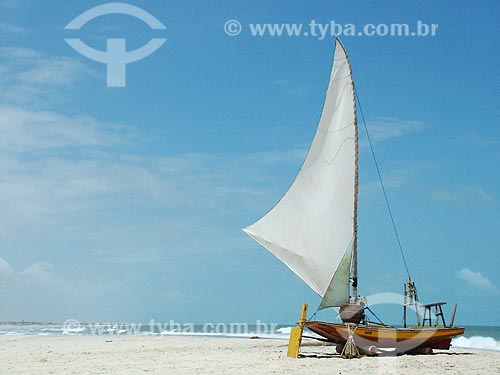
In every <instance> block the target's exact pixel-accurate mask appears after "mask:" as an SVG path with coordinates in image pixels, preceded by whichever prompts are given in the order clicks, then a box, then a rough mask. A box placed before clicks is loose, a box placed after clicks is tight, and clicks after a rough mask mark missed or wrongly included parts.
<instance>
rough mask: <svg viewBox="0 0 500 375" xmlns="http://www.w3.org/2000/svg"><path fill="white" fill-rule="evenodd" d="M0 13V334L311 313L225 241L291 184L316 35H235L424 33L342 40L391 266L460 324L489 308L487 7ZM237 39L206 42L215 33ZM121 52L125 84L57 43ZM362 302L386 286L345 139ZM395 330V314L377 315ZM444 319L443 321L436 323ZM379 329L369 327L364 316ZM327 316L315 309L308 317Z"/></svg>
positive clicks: (194, 5)
mask: <svg viewBox="0 0 500 375" xmlns="http://www.w3.org/2000/svg"><path fill="white" fill-rule="evenodd" d="M103 3H104V2H103V1H43V2H42V1H32V0H24V1H9V0H3V1H0V41H1V43H0V207H1V209H0V285H1V286H2V288H1V289H2V292H1V294H0V320H3V321H5V320H23V319H24V320H42V321H64V320H66V319H69V318H74V319H78V320H81V321H90V320H94V321H149V319H151V318H154V319H156V320H158V321H168V320H170V319H174V320H176V321H178V322H193V323H204V322H219V321H222V322H241V321H247V322H252V321H255V320H257V319H260V320H262V321H267V322H271V321H272V322H283V323H289V322H293V321H295V320H296V318H297V315H298V313H299V311H300V305H301V304H302V303H304V302H308V303H309V304H310V305H311V306H312V307H313V309H314V308H315V307H316V306H317V305H318V304H319V298H318V297H317V296H315V294H314V293H313V292H312V291H311V290H309V289H308V287H307V286H306V285H305V284H303V283H302V282H301V281H300V280H299V279H297V278H296V277H295V275H294V274H293V273H292V272H291V271H289V270H288V269H287V268H286V267H285V266H284V265H282V264H281V263H280V262H279V261H278V260H276V259H275V258H274V257H273V256H272V255H271V254H270V253H268V252H267V251H266V250H264V249H263V248H261V247H259V245H258V244H256V243H254V242H253V241H252V240H251V239H250V238H248V237H246V235H245V234H244V233H243V232H242V231H241V228H242V227H244V226H247V225H248V224H251V223H253V222H254V221H255V220H257V219H258V218H259V217H260V216H262V215H263V214H264V213H265V212H267V210H268V209H270V208H271V207H272V206H273V205H274V204H275V203H276V201H277V200H278V199H279V198H280V197H281V195H282V194H284V192H285V191H286V189H287V188H288V187H289V185H290V184H291V182H292V181H293V178H294V177H295V175H296V173H297V171H298V170H299V168H300V165H301V163H302V161H303V159H304V157H305V153H306V152H307V148H308V145H309V143H310V141H311V140H312V137H313V135H314V131H315V128H316V125H317V121H318V119H319V116H320V112H321V108H322V105H323V99H324V95H325V90H326V86H327V80H328V76H329V70H330V66H331V59H332V56H333V49H334V39H333V38H331V37H327V38H325V39H323V40H317V38H313V37H286V36H284V37H269V36H268V37H252V36H251V35H250V31H249V27H248V24H250V23H304V24H306V25H307V24H308V23H309V22H310V21H311V20H315V21H316V22H322V23H329V22H330V21H331V20H334V21H335V22H336V23H339V24H348V23H349V24H354V25H356V26H359V27H362V26H363V25H364V24H367V23H374V24H379V23H409V24H410V25H415V24H416V23H417V21H418V20H421V21H422V22H426V23H429V24H430V23H436V24H438V25H439V28H438V29H437V34H436V36H435V37H414V38H412V37H389V36H385V37H366V36H365V37H344V38H343V42H344V44H345V46H346V48H347V50H348V53H349V55H350V58H351V60H352V66H353V73H354V78H355V81H356V86H357V90H358V93H359V95H360V99H361V103H362V105H363V110H364V113H365V116H366V118H367V121H368V126H369V128H370V129H371V133H372V137H373V139H374V147H375V151H376V153H377V155H378V158H379V163H380V166H381V169H382V174H383V176H384V179H385V182H386V185H387V190H388V194H389V197H390V200H391V203H392V208H393V212H394V215H395V218H396V222H397V224H398V227H399V231H400V236H401V239H402V243H403V247H404V249H405V252H406V257H407V261H408V264H409V268H410V272H411V274H412V276H413V278H414V280H415V281H416V283H417V287H418V288H419V294H420V298H421V300H422V301H424V302H433V301H434V300H442V299H444V300H447V301H448V302H449V303H454V302H458V303H459V310H458V315H457V323H462V324H497V321H496V320H495V319H494V316H493V315H492V314H491V311H494V310H495V309H498V308H500V304H499V302H498V301H500V298H498V297H499V296H500V277H499V274H498V264H499V260H500V231H499V228H500V218H499V215H498V211H499V204H500V188H499V179H500V172H499V168H498V165H499V163H500V130H499V127H498V102H499V92H498V87H500V84H499V81H498V70H499V64H498V44H499V37H498V33H497V24H498V14H499V13H498V12H499V9H498V3H497V2H495V1H483V2H479V3H471V2H455V3H454V4H453V6H450V5H449V4H448V3H446V2H436V1H432V2H431V1H429V2H423V3H422V2H419V3H418V4H417V3H403V2H400V1H382V2H356V3H353V2H350V1H333V2H332V1H314V2H307V3H306V2H264V1H259V2H252V3H251V5H249V3H248V2H243V1H217V2H208V1H207V2H201V1H192V2H182V1H165V2H163V1H129V2H128V3H130V4H134V5H137V6H140V7H141V8H143V9H145V10H147V11H148V12H150V13H151V14H153V15H154V16H155V17H157V18H158V19H159V20H160V21H161V22H162V23H163V24H164V25H165V26H166V30H164V31H162V30H151V29H149V28H148V26H147V25H145V24H143V23H142V22H141V21H139V20H137V19H134V18H132V17H129V16H124V15H109V16H103V17H100V18H98V19H95V20H93V21H91V22H89V23H88V24H87V25H85V26H84V27H83V28H82V29H81V30H78V31H73V30H72V31H70V30H65V29H64V27H65V26H66V25H67V24H68V22H70V21H71V20H72V19H73V18H75V17H76V16H77V15H79V14H80V13H82V12H83V11H85V10H87V9H89V8H91V7H93V6H96V5H100V4H103ZM230 19H236V20H238V21H239V22H240V23H241V25H242V32H241V34H240V35H238V36H234V37H230V36H228V35H226V34H225V33H224V29H223V27H224V24H225V22H226V21H227V20H230ZM70 37H76V38H81V39H82V40H83V41H85V43H87V44H89V45H91V46H92V47H93V48H96V49H101V50H104V49H105V46H106V39H107V38H127V46H128V48H129V49H135V48H138V47H140V46H142V45H143V44H145V43H146V42H147V41H149V40H150V39H151V38H152V37H159V38H163V37H165V38H167V42H166V43H165V45H164V46H163V47H161V48H160V49H159V50H158V51H156V52H155V53H154V54H152V55H151V56H149V57H148V58H146V59H144V60H141V61H139V62H136V63H133V64H129V65H128V66H127V86H126V87H125V88H109V87H106V69H105V65H104V64H101V63H97V62H94V61H91V60H89V59H87V58H85V57H83V56H81V55H79V54H78V53H77V52H76V51H74V50H73V49H71V47H69V46H68V45H67V44H66V43H65V42H64V38H70ZM361 137H362V139H361V156H360V157H361V160H360V168H361V171H360V173H361V186H360V210H359V215H360V229H359V230H360V234H359V235H360V237H359V247H360V250H359V251H360V274H361V275H360V292H361V293H363V294H365V295H371V294H373V293H377V292H394V293H400V292H401V289H402V284H403V283H404V281H405V273H404V268H403V265H402V261H401V258H400V255H399V252H398V249H397V244H396V242H395V239H394V236H393V233H392V228H391V226H390V221H389V218H388V216H387V212H386V210H385V207H384V202H383V197H382V193H381V190H380V187H379V185H378V183H377V180H376V172H375V169H374V166H373V161H372V160H371V158H370V155H369V153H368V149H367V144H366V138H365V137H364V135H363V132H361ZM381 309H382V311H383V312H384V313H385V314H386V315H385V316H387V317H388V318H387V319H386V320H388V321H391V320H392V321H393V322H395V323H397V322H398V319H399V316H400V309H399V308H397V307H396V309H395V311H393V310H394V309H389V308H388V307H387V306H385V307H384V306H381ZM448 311H449V309H448ZM379 315H382V316H384V314H379ZM326 316H327V317H328V314H327V315H326Z"/></svg>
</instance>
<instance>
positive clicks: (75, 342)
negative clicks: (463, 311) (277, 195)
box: [0, 336, 500, 375]
mask: <svg viewBox="0 0 500 375" xmlns="http://www.w3.org/2000/svg"><path fill="white" fill-rule="evenodd" d="M107 341H111V342H107ZM286 349H287V342H286V341H284V340H252V339H236V338H219V337H196V336H195V337H186V336H162V337H158V336H151V337H149V336H0V374H2V375H4V374H5V375H16V374H30V375H33V374H41V375H43V374H64V375H69V374H103V375H104V374H131V375H132V374H133V375H138V374H190V375H191V374H329V375H331V374H384V375H388V374H409V375H411V374H415V375H416V374H419V375H422V374H425V375H426V374H500V352H486V351H474V350H453V351H441V352H439V353H438V354H435V355H431V356H408V355H405V356H400V357H382V358H368V357H364V358H361V359H353V360H345V359H341V358H339V357H330V358H309V357H307V358H301V359H291V358H287V357H286ZM301 351H302V352H303V353H309V354H313V353H317V354H322V353H323V354H325V353H331V352H333V351H334V348H333V347H332V346H325V345H319V346H318V345H311V344H309V343H305V345H304V346H303V347H302V350H301Z"/></svg>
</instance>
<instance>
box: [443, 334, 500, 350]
mask: <svg viewBox="0 0 500 375" xmlns="http://www.w3.org/2000/svg"><path fill="white" fill-rule="evenodd" d="M451 345H452V346H453V347H454V348H464V349H481V350H494V351H500V341H497V340H495V339H494V338H493V337H483V336H472V337H464V336H461V337H457V338H456V339H453V340H452V341H451Z"/></svg>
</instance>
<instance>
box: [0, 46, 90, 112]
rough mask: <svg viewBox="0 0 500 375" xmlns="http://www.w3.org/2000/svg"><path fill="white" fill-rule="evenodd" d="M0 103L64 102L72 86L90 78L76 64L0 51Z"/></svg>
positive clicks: (69, 60)
mask: <svg viewBox="0 0 500 375" xmlns="http://www.w3.org/2000/svg"><path fill="white" fill-rule="evenodd" d="M0 72H2V75H1V76H0V87H1V88H2V90H1V91H0V99H2V100H3V101H4V103H5V102H6V103H10V104H28V103H29V104H30V107H33V103H37V106H41V105H46V104H48V103H49V104H50V103H52V102H54V101H62V100H65V99H66V98H67V97H68V96H69V95H70V94H71V92H72V90H74V89H76V88H77V86H76V83H77V82H78V81H80V80H83V79H85V78H88V77H89V76H92V75H94V72H93V71H92V70H90V69H89V68H87V67H86V66H85V65H83V64H82V63H80V62H79V61H77V60H75V59H72V58H68V57H64V56H54V55H47V54H45V53H41V52H39V51H36V50H33V49H29V48H20V47H0Z"/></svg>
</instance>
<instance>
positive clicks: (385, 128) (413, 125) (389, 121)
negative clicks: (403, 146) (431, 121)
mask: <svg viewBox="0 0 500 375" xmlns="http://www.w3.org/2000/svg"><path fill="white" fill-rule="evenodd" d="M358 124H359V127H360V130H359V134H360V138H361V139H363V138H364V137H365V134H366V133H365V130H364V126H363V124H362V119H361V118H360V117H358ZM367 127H368V131H369V132H370V138H371V140H372V143H377V142H383V141H387V140H389V139H393V138H399V137H402V136H405V135H408V134H411V133H416V132H419V131H422V130H424V129H425V128H426V125H425V124H424V123H423V122H420V121H416V120H404V119H398V118H394V117H377V118H374V119H370V120H368V121H367ZM365 143H366V142H365V141H364V140H363V142H362V144H363V145H364V146H366V144H365Z"/></svg>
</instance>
